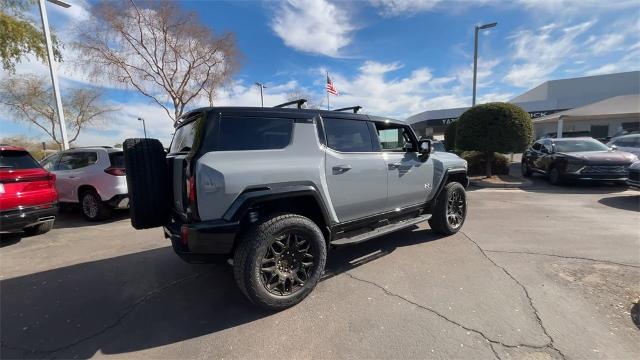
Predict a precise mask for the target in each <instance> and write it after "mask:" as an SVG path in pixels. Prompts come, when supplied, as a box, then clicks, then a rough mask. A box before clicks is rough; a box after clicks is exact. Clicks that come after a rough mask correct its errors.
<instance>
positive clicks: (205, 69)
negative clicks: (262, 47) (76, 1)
mask: <svg viewBox="0 0 640 360" xmlns="http://www.w3.org/2000/svg"><path fill="white" fill-rule="evenodd" d="M139 5H140V6H138V5H137V4H136V3H135V2H134V1H133V0H128V1H125V0H120V1H102V2H99V3H97V4H96V5H95V6H94V7H92V8H91V13H92V15H93V16H91V18H90V19H89V20H87V21H84V22H82V23H81V24H80V25H79V26H78V31H77V40H76V41H75V42H74V44H73V45H74V46H75V48H76V49H78V50H80V54H81V59H78V60H79V61H80V64H82V65H83V66H85V67H87V68H88V69H90V70H91V72H92V74H93V75H94V76H96V77H97V78H102V79H108V80H109V81H112V82H115V83H118V84H122V85H124V86H126V87H129V88H133V89H135V90H137V91H138V92H140V93H141V94H143V95H144V96H147V97H149V98H151V99H152V100H153V101H154V102H156V103H157V104H158V105H160V106H161V107H162V108H163V109H164V110H165V111H166V112H167V115H169V117H170V118H171V119H172V120H173V121H176V120H177V119H178V118H179V117H180V116H181V115H182V113H183V112H184V109H185V106H187V105H188V104H189V103H191V102H192V101H194V100H197V99H203V100H205V101H207V102H208V103H209V104H210V105H213V101H214V98H215V94H216V89H218V88H219V87H220V86H221V85H222V84H224V83H225V82H226V81H227V80H228V79H230V77H231V75H232V73H233V72H234V70H235V69H236V67H237V66H236V65H237V60H238V56H239V55H238V53H237V51H236V46H235V38H234V36H233V35H232V34H229V33H227V34H223V35H222V36H219V37H218V36H216V35H214V33H213V31H212V30H211V28H209V27H208V26H206V25H204V24H202V23H201V22H200V20H199V19H198V17H197V16H196V14H195V13H193V12H186V11H185V10H183V9H181V8H180V7H179V5H177V4H176V3H174V2H168V1H159V2H155V1H154V2H144V3H143V2H140V4H139Z"/></svg>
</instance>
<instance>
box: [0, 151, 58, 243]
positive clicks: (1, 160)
mask: <svg viewBox="0 0 640 360" xmlns="http://www.w3.org/2000/svg"><path fill="white" fill-rule="evenodd" d="M55 183H56V176H55V175H53V174H51V173H49V172H48V171H47V170H45V169H43V168H42V166H40V164H38V162H37V161H36V160H35V159H34V158H33V157H32V156H31V154H29V152H27V151H26V150H25V149H24V148H21V147H17V146H4V145H0V233H5V232H19V231H24V232H25V233H27V235H37V234H44V233H46V232H47V231H49V230H51V228H52V227H53V222H54V221H55V218H56V213H57V212H58V204H57V203H58V193H57V191H56V187H55Z"/></svg>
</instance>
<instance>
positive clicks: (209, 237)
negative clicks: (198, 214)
mask: <svg viewBox="0 0 640 360" xmlns="http://www.w3.org/2000/svg"><path fill="white" fill-rule="evenodd" d="M163 229H164V237H165V238H167V239H170V240H171V245H172V246H173V250H174V251H175V252H176V254H178V255H179V256H180V257H181V258H183V259H184V260H186V261H188V262H210V261H213V260H221V259H225V260H226V258H227V257H228V255H229V254H231V252H232V250H233V245H234V242H235V239H236V235H237V234H238V232H239V231H240V225H239V224H238V223H237V222H229V221H225V220H213V221H203V222H199V223H192V224H187V223H183V222H182V221H180V220H179V219H175V218H174V219H173V220H172V221H171V223H170V224H167V225H165V226H164V228H163Z"/></svg>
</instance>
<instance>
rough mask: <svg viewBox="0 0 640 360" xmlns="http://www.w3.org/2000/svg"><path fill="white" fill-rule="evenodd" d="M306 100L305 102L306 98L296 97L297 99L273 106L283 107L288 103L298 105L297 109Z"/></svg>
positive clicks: (300, 107)
mask: <svg viewBox="0 0 640 360" xmlns="http://www.w3.org/2000/svg"><path fill="white" fill-rule="evenodd" d="M306 102H307V99H298V100H293V101H289V102H286V103H284V104H280V105H276V106H274V108H283V107H286V106H289V105H298V109H302V105H304V104H305V103H306Z"/></svg>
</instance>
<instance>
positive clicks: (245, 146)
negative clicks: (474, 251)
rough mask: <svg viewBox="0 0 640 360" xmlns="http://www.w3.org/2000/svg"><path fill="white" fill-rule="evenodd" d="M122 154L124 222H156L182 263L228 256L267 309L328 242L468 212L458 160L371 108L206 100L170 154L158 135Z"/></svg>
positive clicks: (440, 224) (302, 293) (289, 296)
mask: <svg viewBox="0 0 640 360" xmlns="http://www.w3.org/2000/svg"><path fill="white" fill-rule="evenodd" d="M301 103H302V101H301V102H299V104H301ZM124 151H125V160H126V169H127V180H128V182H129V190H130V196H131V211H130V212H131V222H132V225H133V226H134V227H135V228H137V229H143V228H151V227H156V226H163V227H164V232H165V237H167V238H169V239H170V240H171V243H172V245H173V248H174V250H175V252H176V253H177V254H178V255H180V256H181V257H182V258H183V259H185V260H187V261H191V262H199V261H212V260H214V259H215V256H216V255H217V256H218V257H219V258H221V259H223V260H225V261H226V260H227V259H229V258H231V259H233V260H232V262H233V268H234V275H235V280H236V283H237V285H238V286H239V288H240V289H241V291H242V292H243V293H244V294H245V295H246V296H247V297H248V298H249V299H250V300H251V301H252V302H253V303H255V304H257V305H260V306H263V307H266V308H268V309H283V308H286V307H289V306H292V305H294V304H296V303H298V302H300V301H301V300H302V299H304V298H305V297H306V296H307V295H308V294H309V293H310V292H311V291H312V290H313V288H314V287H315V286H316V284H317V282H318V280H319V279H320V276H321V274H322V272H323V271H324V266H325V261H326V258H327V250H328V249H330V248H332V247H336V246H343V245H349V244H357V243H360V242H363V241H366V240H369V239H371V238H374V237H377V236H381V235H384V234H388V233H390V232H393V231H396V230H400V229H403V228H407V227H410V226H413V225H415V224H418V223H421V222H423V221H429V224H430V225H431V228H432V230H433V231H435V232H436V233H439V234H444V235H451V234H454V233H456V232H458V231H459V230H460V229H461V227H462V225H463V224H464V221H465V217H466V214H467V203H466V195H465V187H466V186H467V185H468V178H467V173H466V161H464V160H463V159H461V158H459V157H458V156H456V155H455V154H451V153H447V152H435V153H432V150H431V141H430V140H418V138H417V137H416V135H415V133H414V132H413V130H412V129H411V127H410V126H409V125H408V124H406V123H404V122H402V121H398V120H392V119H387V118H382V117H377V116H368V115H362V114H355V113H345V112H340V111H324V110H311V109H291V108H281V107H276V108H238V107H221V108H204V109H198V110H194V111H192V112H189V113H188V114H186V115H184V116H183V117H182V118H181V119H180V121H179V122H178V125H177V128H176V131H175V135H174V137H173V141H172V143H171V148H170V152H169V154H168V155H166V154H165V152H164V151H163V148H162V144H161V143H160V142H159V141H158V140H154V139H128V140H126V141H125V143H124ZM166 179H170V180H169V181H166Z"/></svg>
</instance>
